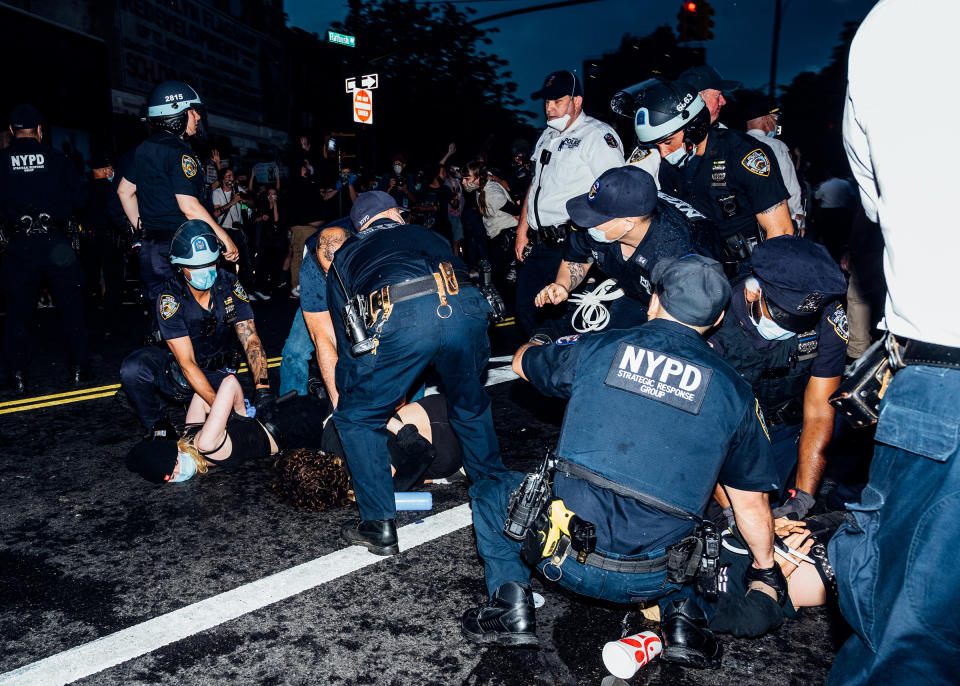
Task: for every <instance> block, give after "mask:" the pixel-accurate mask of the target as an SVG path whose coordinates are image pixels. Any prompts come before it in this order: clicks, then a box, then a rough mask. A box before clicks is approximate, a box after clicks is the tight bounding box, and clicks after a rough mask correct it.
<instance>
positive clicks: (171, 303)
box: [160, 295, 180, 320]
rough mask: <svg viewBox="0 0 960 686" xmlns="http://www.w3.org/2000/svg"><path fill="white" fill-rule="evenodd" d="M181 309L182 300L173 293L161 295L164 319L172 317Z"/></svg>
mask: <svg viewBox="0 0 960 686" xmlns="http://www.w3.org/2000/svg"><path fill="white" fill-rule="evenodd" d="M179 309H180V301H179V300H177V299H176V298H175V297H173V296H172V295H161V296H160V316H161V317H162V318H163V319H164V320H167V319H170V317H172V316H173V315H175V314H176V313H177V310H179Z"/></svg>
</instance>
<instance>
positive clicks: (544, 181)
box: [527, 112, 623, 228]
mask: <svg viewBox="0 0 960 686" xmlns="http://www.w3.org/2000/svg"><path fill="white" fill-rule="evenodd" d="M544 151H547V152H549V153H550V160H549V162H547V164H545V165H544V164H541V162H540V158H541V156H542V154H543V152H544ZM530 159H531V160H533V162H534V166H533V179H532V180H531V182H530V191H529V194H528V195H527V223H528V224H529V225H530V227H531V228H538V227H540V226H557V225H559V224H563V223H564V222H566V221H569V220H570V217H569V215H568V214H567V200H570V199H571V198H574V197H576V196H578V195H582V194H584V193H586V192H588V191H589V190H590V186H592V185H593V182H594V181H596V180H597V177H599V176H600V175H601V174H603V172H605V171H607V170H608V169H612V168H613V167H622V166H623V145H622V144H621V143H620V137H619V136H617V132H616V131H614V130H613V128H612V127H610V126H608V125H607V124H604V123H603V122H602V121H600V120H598V119H594V118H593V117H590V116H587V115H586V114H584V113H583V112H581V113H580V116H578V117H577V118H576V119H574V120H573V123H572V124H571V125H570V127H569V128H568V129H567V130H566V131H563V132H560V131H555V130H554V129H551V128H549V127H548V128H547V129H546V130H545V131H544V132H543V133H542V134H540V139H539V140H538V141H537V144H536V146H535V147H534V149H533V154H532V155H531V157H530ZM537 189H539V190H540V193H539V195H538V194H537ZM538 214H539V216H540V222H542V223H538V222H537V215H538Z"/></svg>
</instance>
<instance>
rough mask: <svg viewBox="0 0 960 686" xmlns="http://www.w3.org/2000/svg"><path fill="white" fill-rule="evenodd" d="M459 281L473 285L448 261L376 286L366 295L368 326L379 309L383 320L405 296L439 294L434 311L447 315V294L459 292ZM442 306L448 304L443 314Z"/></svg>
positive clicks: (416, 296)
mask: <svg viewBox="0 0 960 686" xmlns="http://www.w3.org/2000/svg"><path fill="white" fill-rule="evenodd" d="M460 284H464V285H466V286H472V285H473V282H472V281H470V275H469V274H467V273H466V272H457V271H454V269H453V266H452V265H451V264H450V263H449V262H441V263H440V271H439V272H434V273H432V274H430V275H429V276H421V277H418V278H416V279H410V280H409V281H402V282H400V283H398V284H393V285H390V286H384V287H383V288H380V289H378V290H375V291H374V292H373V293H371V294H370V295H369V296H367V302H368V303H369V304H370V307H369V308H368V309H367V312H366V313H365V316H364V319H365V320H366V321H365V323H366V325H367V326H373V325H374V323H375V322H376V320H377V315H378V314H379V312H380V311H381V310H383V312H384V320H386V318H387V317H389V312H390V310H392V308H393V306H394V305H396V304H397V303H401V302H404V301H405V300H413V299H414V298H421V297H423V296H425V295H437V296H439V297H440V305H439V306H438V307H437V315H438V316H440V317H442V318H443V319H446V318H447V317H449V316H450V314H451V311H450V309H449V308H450V306H449V305H448V304H447V296H448V295H457V294H458V293H459V292H460ZM441 308H447V314H446V317H444V316H443V315H442V314H440V312H441Z"/></svg>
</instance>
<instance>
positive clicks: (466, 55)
mask: <svg viewBox="0 0 960 686" xmlns="http://www.w3.org/2000/svg"><path fill="white" fill-rule="evenodd" d="M349 6H350V12H349V14H348V15H347V18H346V19H345V20H344V21H343V23H342V24H336V25H335V30H338V31H342V32H344V33H348V34H350V35H354V36H356V37H357V47H356V53H355V55H351V59H350V62H351V63H352V64H351V65H350V66H351V67H353V68H354V71H357V74H356V75H357V76H359V75H360V71H358V70H363V71H362V73H373V72H376V73H378V74H379V76H380V86H379V88H378V89H377V90H376V92H375V93H374V126H373V127H372V128H373V131H370V132H367V131H364V136H365V137H367V136H369V137H372V138H373V139H374V144H375V146H376V151H377V153H376V157H377V162H378V163H379V164H382V163H383V162H384V161H385V160H386V161H389V158H390V156H392V155H393V154H394V153H396V152H402V153H404V154H405V155H406V157H407V158H408V161H419V162H430V161H436V160H438V159H439V158H440V157H441V156H442V155H443V154H444V152H445V151H446V146H447V143H449V142H451V141H453V142H455V143H456V144H457V148H458V152H457V158H458V159H459V160H460V161H461V162H466V161H467V159H466V158H467V157H470V156H472V155H473V154H474V153H475V152H479V151H483V152H484V153H486V154H488V155H490V156H491V157H492V158H496V157H502V155H503V154H505V153H506V152H507V150H508V148H509V146H510V143H511V142H512V141H513V139H515V138H517V137H527V138H530V137H531V136H533V135H535V134H534V132H533V131H531V130H530V128H529V127H528V126H527V125H525V124H524V123H523V121H522V115H524V114H529V113H524V112H522V111H521V110H519V107H520V105H521V103H522V101H521V100H520V99H519V98H517V96H516V95H515V93H516V90H517V85H516V84H515V83H514V82H512V81H510V80H509V78H510V76H511V74H510V72H509V71H506V70H505V69H504V67H505V66H506V64H507V62H506V61H505V60H503V59H501V58H499V57H496V56H495V55H491V54H489V53H488V52H486V51H485V50H484V49H483V46H486V45H489V44H490V43H491V40H490V39H489V37H488V35H489V34H490V33H492V32H493V31H495V29H486V30H485V29H482V28H478V27H476V26H474V25H471V24H470V23H469V17H468V16H467V14H465V13H464V12H462V11H460V10H458V9H457V8H456V7H455V6H454V5H453V4H450V3H430V4H425V3H421V2H416V1H415V0H385V1H383V2H379V1H377V2H374V1H369V0H350V3H349ZM468 12H471V13H472V12H473V10H468ZM371 134H372V136H371ZM491 134H492V135H491ZM491 146H492V147H493V149H492V150H490V149H489V148H490V147H491Z"/></svg>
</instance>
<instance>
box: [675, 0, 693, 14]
mask: <svg viewBox="0 0 960 686" xmlns="http://www.w3.org/2000/svg"><path fill="white" fill-rule="evenodd" d="M674 7H676V5H674ZM683 9H685V10H686V11H687V12H696V11H697V3H695V2H687V3H684V5H683Z"/></svg>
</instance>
